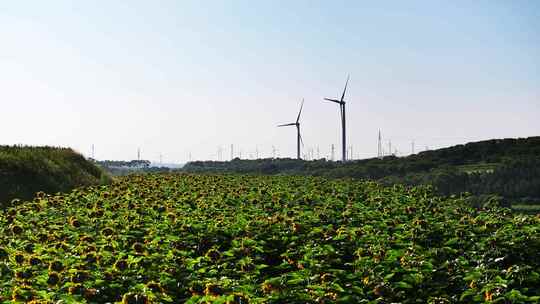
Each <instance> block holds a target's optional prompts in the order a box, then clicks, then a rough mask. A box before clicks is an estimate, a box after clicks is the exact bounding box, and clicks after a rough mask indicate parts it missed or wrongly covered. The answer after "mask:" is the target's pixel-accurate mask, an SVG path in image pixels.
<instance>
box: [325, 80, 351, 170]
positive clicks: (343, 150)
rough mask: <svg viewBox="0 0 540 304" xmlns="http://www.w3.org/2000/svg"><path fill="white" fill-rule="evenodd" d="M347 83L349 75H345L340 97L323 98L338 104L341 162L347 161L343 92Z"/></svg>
mask: <svg viewBox="0 0 540 304" xmlns="http://www.w3.org/2000/svg"><path fill="white" fill-rule="evenodd" d="M348 84H349V76H347V82H345V88H344V89H343V94H341V99H339V100H337V99H332V98H325V99H324V100H326V101H332V102H335V103H337V104H339V112H340V114H341V153H342V159H343V162H345V161H347V148H346V147H347V136H346V135H347V133H346V125H345V100H344V98H345V92H346V91H347V85H348Z"/></svg>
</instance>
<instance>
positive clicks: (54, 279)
mask: <svg viewBox="0 0 540 304" xmlns="http://www.w3.org/2000/svg"><path fill="white" fill-rule="evenodd" d="M58 282H60V276H59V275H58V273H56V272H50V273H49V278H48V279H47V284H48V285H49V286H54V285H56V284H58Z"/></svg>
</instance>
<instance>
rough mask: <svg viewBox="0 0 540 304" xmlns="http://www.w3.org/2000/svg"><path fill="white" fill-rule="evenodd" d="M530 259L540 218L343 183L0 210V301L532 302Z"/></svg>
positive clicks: (78, 198) (538, 274) (202, 179)
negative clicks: (479, 208)
mask: <svg viewBox="0 0 540 304" xmlns="http://www.w3.org/2000/svg"><path fill="white" fill-rule="evenodd" d="M539 261H540V217H534V216H530V215H514V214H512V213H510V212H509V210H508V209H500V208H496V207H495V208H493V209H490V210H478V209H473V208H471V207H469V206H468V205H467V204H466V203H465V201H464V200H463V199H462V198H448V199H442V198H439V197H436V196H433V194H432V193H431V191H430V189H429V188H428V187H418V188H410V189H407V188H405V187H403V186H394V187H383V186H380V185H378V184H376V183H374V182H357V181H352V180H338V179H335V180H333V179H326V178H318V177H289V176H236V175H217V176H204V175H203V176H199V175H163V174H162V175H152V174H148V175H139V176H129V177H124V178H120V179H119V181H118V182H117V183H115V184H113V185H110V186H102V187H92V188H86V189H78V190H74V191H72V192H71V193H66V194H62V195H58V196H47V195H40V196H39V197H38V198H37V199H35V200H33V201H32V202H27V203H25V204H20V205H17V206H15V207H12V208H8V209H7V210H6V212H5V213H0V302H2V301H6V302H7V301H9V300H13V301H17V303H20V302H28V301H31V300H37V299H41V300H43V301H40V303H44V302H45V301H47V302H48V303H59V302H60V301H61V302H63V303H113V302H118V303H119V302H120V301H122V303H191V304H194V303H231V304H232V303H235V304H245V303H261V304H262V303H481V302H484V301H485V302H493V303H538V302H539V301H540V296H539V295H540V288H539V287H540V265H539ZM37 302H38V301H36V302H35V303H37Z"/></svg>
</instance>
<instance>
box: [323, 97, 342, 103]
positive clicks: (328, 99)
mask: <svg viewBox="0 0 540 304" xmlns="http://www.w3.org/2000/svg"><path fill="white" fill-rule="evenodd" d="M324 100H326V101H332V102H335V103H339V104H341V101H339V100H337V99H331V98H324Z"/></svg>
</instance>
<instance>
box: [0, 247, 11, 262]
mask: <svg viewBox="0 0 540 304" xmlns="http://www.w3.org/2000/svg"><path fill="white" fill-rule="evenodd" d="M8 256H9V254H8V252H7V251H6V250H5V249H4V248H2V247H0V261H2V260H5V259H6V258H7V257H8Z"/></svg>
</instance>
